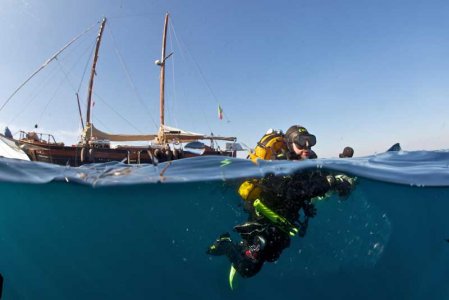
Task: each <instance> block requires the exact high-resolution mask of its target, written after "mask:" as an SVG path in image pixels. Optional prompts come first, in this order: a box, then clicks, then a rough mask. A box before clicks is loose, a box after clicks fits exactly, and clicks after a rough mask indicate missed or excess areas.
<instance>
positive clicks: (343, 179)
mask: <svg viewBox="0 0 449 300" xmlns="http://www.w3.org/2000/svg"><path fill="white" fill-rule="evenodd" d="M334 178H335V183H334V186H335V190H336V191H337V193H338V195H339V196H340V197H346V196H348V195H349V193H350V192H351V191H352V190H353V189H354V187H355V182H356V180H357V178H356V177H354V178H351V177H349V176H347V175H343V174H340V175H336V176H334Z"/></svg>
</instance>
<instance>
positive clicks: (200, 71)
mask: <svg viewBox="0 0 449 300" xmlns="http://www.w3.org/2000/svg"><path fill="white" fill-rule="evenodd" d="M172 27H173V33H174V36H175V38H176V41H177V42H178V44H179V45H180V47H181V43H180V42H179V39H178V36H177V35H176V32H175V28H174V25H173V21H172ZM184 46H185V50H186V52H187V54H188V55H189V57H190V59H191V60H192V61H193V63H194V64H195V67H196V69H197V71H198V73H199V74H200V76H201V78H202V79H203V81H204V83H205V84H206V86H207V88H208V90H209V92H210V93H211V95H212V97H213V98H214V101H215V103H216V104H217V105H219V104H220V103H219V102H218V98H217V96H216V95H215V93H214V92H213V90H212V88H211V86H210V84H209V82H208V81H207V80H206V78H205V76H204V74H203V71H202V70H201V68H200V66H199V64H198V62H197V61H196V60H195V58H194V57H193V55H192V54H191V53H190V51H189V49H188V48H187V46H186V45H185V44H184ZM223 115H224V117H225V118H226V121H227V122H228V123H230V122H231V121H230V120H229V119H228V117H227V115H226V114H224V113H223Z"/></svg>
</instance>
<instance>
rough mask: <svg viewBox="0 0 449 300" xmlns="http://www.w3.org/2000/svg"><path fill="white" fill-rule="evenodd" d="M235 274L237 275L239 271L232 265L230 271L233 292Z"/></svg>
mask: <svg viewBox="0 0 449 300" xmlns="http://www.w3.org/2000/svg"><path fill="white" fill-rule="evenodd" d="M235 273H237V270H236V269H235V268H234V266H233V265H231V269H230V270H229V286H230V287H231V290H234V286H233V285H232V283H233V281H234V277H235Z"/></svg>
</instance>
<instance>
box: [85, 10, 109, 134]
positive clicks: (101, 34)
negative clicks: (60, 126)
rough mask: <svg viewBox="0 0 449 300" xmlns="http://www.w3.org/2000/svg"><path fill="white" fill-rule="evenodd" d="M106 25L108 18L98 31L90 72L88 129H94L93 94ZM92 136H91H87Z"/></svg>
mask: <svg viewBox="0 0 449 300" xmlns="http://www.w3.org/2000/svg"><path fill="white" fill-rule="evenodd" d="M105 24H106V18H103V20H102V21H101V25H100V29H99V30H98V35H97V43H96V45H95V54H94V60H93V63H92V69H91V71H90V80H89V89H88V92H87V113H86V127H87V128H89V127H90V128H92V127H91V126H90V125H91V124H92V120H91V107H92V92H93V87H94V78H95V74H96V72H95V68H96V66H97V60H98V51H99V50H100V43H101V38H102V36H103V31H104V25H105ZM87 136H90V134H87V135H86V138H87Z"/></svg>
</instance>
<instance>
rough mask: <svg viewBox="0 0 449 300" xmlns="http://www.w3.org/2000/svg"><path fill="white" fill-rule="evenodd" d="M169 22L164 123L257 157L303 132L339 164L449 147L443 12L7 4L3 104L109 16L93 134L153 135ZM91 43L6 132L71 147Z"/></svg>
mask: <svg viewBox="0 0 449 300" xmlns="http://www.w3.org/2000/svg"><path fill="white" fill-rule="evenodd" d="M166 11H169V12H170V14H171V17H172V22H173V23H172V24H173V29H174V31H173V29H172V30H171V34H170V39H169V42H168V50H167V51H168V52H171V51H174V55H173V57H172V58H170V59H171V61H170V65H168V67H167V96H166V97H167V109H168V111H167V117H166V123H167V124H169V125H172V126H177V127H180V128H183V129H186V130H191V131H196V132H203V133H209V132H210V131H213V132H214V134H220V135H236V136H237V137H238V139H239V141H242V142H244V143H245V144H247V145H249V146H252V147H253V146H254V145H255V144H256V142H257V141H258V139H259V138H260V137H261V136H262V135H263V133H264V132H265V131H266V130H267V129H268V128H280V129H283V130H284V131H285V130H287V128H288V127H289V126H290V125H293V124H302V125H304V126H305V127H307V128H308V129H309V131H310V132H312V133H314V134H316V136H317V140H318V143H317V146H316V147H315V150H316V152H317V153H318V155H319V156H320V157H335V156H338V153H340V152H341V150H342V149H343V147H344V146H347V145H350V146H352V147H353V148H354V149H355V156H362V155H369V154H373V153H376V152H377V153H378V152H383V151H384V150H386V149H387V148H388V147H390V146H391V145H392V144H394V143H396V142H400V143H401V144H402V146H403V148H404V149H407V150H421V149H426V150H434V149H447V148H449V147H448V144H449V124H447V123H448V116H449V105H447V103H448V99H449V18H448V17H447V15H448V12H449V2H447V1H391V0H389V1H382V0H379V1H360V0H358V1H355V0H354V1H352V0H347V1H338V0H323V1H319V0H318V1H317V0H314V1H311V0H309V1H303V0H298V1H233V0H231V1H150V0H147V1H143V0H128V1H126V0H110V1H100V0H89V1H85V0H77V1H75V0H64V1H60V0H46V1H39V2H38V1H28V0H3V1H2V2H1V4H0V41H1V43H0V45H1V46H0V66H1V68H0V104H3V103H4V101H6V99H7V98H8V97H9V95H10V94H11V93H12V92H13V91H14V90H15V88H17V87H18V86H19V85H20V84H21V83H22V82H23V81H24V80H25V79H26V78H27V76H29V75H30V74H31V73H32V72H33V71H34V70H36V69H37V68H38V67H39V66H40V65H41V64H42V63H43V62H44V61H45V60H46V59H48V58H50V57H51V55H52V54H54V53H55V52H56V51H57V50H59V49H60V48H61V47H62V46H63V45H64V44H66V43H67V42H68V41H69V40H70V39H71V38H73V37H74V36H76V35H77V34H79V33H80V32H82V31H83V30H85V29H86V28H88V27H89V26H90V25H92V24H95V23H96V22H97V21H99V20H100V19H101V18H102V17H103V16H106V17H107V18H108V23H107V25H106V31H105V34H104V41H103V45H102V49H101V53H100V60H99V63H98V68H97V78H96V83H95V93H96V94H95V97H94V98H95V107H94V108H93V114H94V123H95V124H96V126H97V127H100V128H101V129H102V130H105V131H110V132H117V133H125V132H126V133H143V132H155V131H156V129H157V124H158V122H159V117H158V110H159V108H158V101H159V100H158V99H159V69H158V67H156V66H155V65H154V61H155V60H156V59H159V56H160V43H161V33H162V26H163V17H164V13H165V12H166ZM96 31H97V28H95V29H93V30H92V31H91V32H89V33H88V34H87V35H85V36H84V37H83V38H81V40H80V41H79V42H77V43H76V44H75V45H74V46H75V47H71V48H69V49H68V50H67V51H66V52H64V53H63V54H62V55H61V56H60V57H59V59H58V61H55V62H53V63H52V64H51V65H50V66H49V67H47V68H46V69H45V70H44V71H42V72H41V73H40V74H39V75H38V76H36V78H34V79H33V80H32V81H31V82H30V83H29V84H28V85H27V86H26V87H25V88H24V89H22V90H21V91H20V92H19V93H18V94H17V95H16V96H15V97H14V98H12V99H11V101H10V102H9V103H8V105H7V106H5V108H4V109H3V110H2V111H0V126H1V127H4V126H5V125H8V126H9V127H10V128H12V131H13V132H17V131H18V130H19V129H24V130H30V129H32V127H33V125H34V124H36V123H37V124H39V127H40V130H42V131H45V132H53V133H54V134H55V136H56V138H57V139H62V140H65V141H66V142H69V143H73V142H75V141H76V136H77V134H78V132H79V130H80V121H79V117H78V111H77V106H76V98H75V92H76V91H77V90H78V87H79V86H80V83H81V82H82V81H81V78H82V74H83V71H84V67H85V64H86V62H87V59H88V56H89V54H90V53H91V52H90V51H91V49H92V48H91V47H92V43H93V40H94V38H95V35H96ZM117 53H119V54H117ZM125 70H126V71H125ZM86 82H87V81H86V80H84V81H83V82H82V84H81V88H80V89H79V92H80V97H81V98H82V101H85V100H84V99H85V98H86ZM130 82H131V83H130ZM218 104H221V106H222V107H223V109H224V112H225V115H226V117H225V119H224V120H223V121H220V120H218V118H217V106H218ZM83 110H85V107H84V105H83Z"/></svg>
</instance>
